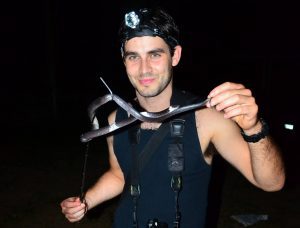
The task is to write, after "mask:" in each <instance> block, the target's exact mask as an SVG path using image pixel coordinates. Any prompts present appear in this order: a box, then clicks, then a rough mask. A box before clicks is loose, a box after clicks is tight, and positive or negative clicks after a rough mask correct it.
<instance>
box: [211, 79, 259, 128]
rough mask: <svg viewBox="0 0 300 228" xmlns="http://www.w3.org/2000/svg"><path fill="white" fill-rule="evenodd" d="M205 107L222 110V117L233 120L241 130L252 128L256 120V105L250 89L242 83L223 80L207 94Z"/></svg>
mask: <svg viewBox="0 0 300 228" xmlns="http://www.w3.org/2000/svg"><path fill="white" fill-rule="evenodd" d="M208 98H211V100H210V102H208V104H207V107H213V106H215V108H216V110H217V111H223V112H224V118H227V119H232V120H234V121H235V122H236V123H237V124H238V125H239V126H240V127H241V128H242V129H243V130H249V129H251V128H253V127H254V126H255V125H256V124H257V122H258V120H257V112H258V106H257V104H256V102H255V99H254V97H253V96H252V92H251V90H249V89H247V88H245V86H244V85H242V84H236V83H232V82H225V83H223V84H221V85H219V86H217V87H216V88H214V89H213V90H212V91H211V92H210V93H209V95H208Z"/></svg>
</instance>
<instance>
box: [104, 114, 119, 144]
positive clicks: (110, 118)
mask: <svg viewBox="0 0 300 228" xmlns="http://www.w3.org/2000/svg"><path fill="white" fill-rule="evenodd" d="M116 114H117V110H115V111H113V112H112V113H110V114H109V116H108V124H109V125H111V124H113V123H115V120H116ZM106 140H107V143H108V145H109V146H110V145H112V144H113V136H112V135H110V136H108V137H106Z"/></svg>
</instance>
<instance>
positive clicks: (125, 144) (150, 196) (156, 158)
mask: <svg viewBox="0 0 300 228" xmlns="http://www.w3.org/2000/svg"><path fill="white" fill-rule="evenodd" d="M175 91H176V90H175ZM185 98H188V97H187V95H186V94H184V93H182V92H178V91H177V92H174V93H173V95H172V101H171V104H174V105H176V104H180V102H181V104H180V105H184V104H182V100H186V99H185ZM125 118H128V115H127V113H126V111H124V110H122V109H119V110H118V111H117V115H116V121H120V120H122V119H125ZM179 118H180V117H179ZM184 119H185V130H184V136H183V146H184V163H185V165H184V167H185V168H184V171H183V173H182V179H183V187H182V190H181V192H180V195H179V207H180V212H181V214H182V218H181V223H180V227H181V228H201V227H204V224H205V216H206V207H207V195H208V185H209V180H210V175H211V166H210V165H208V164H207V163H206V162H205V160H204V158H203V154H202V151H201V148H200V142H199V139H198V135H197V129H196V122H195V113H194V112H193V111H192V112H190V113H187V114H185V115H184ZM153 132H154V130H148V129H147V130H144V129H141V134H140V143H139V145H138V147H137V149H138V151H139V152H140V151H142V149H143V147H144V146H145V144H146V143H147V141H148V140H149V138H151V135H152V134H153ZM170 140H171V137H170V133H168V134H167V136H166V137H165V139H164V140H163V141H162V143H161V145H160V146H159V147H158V149H157V151H156V152H155V153H154V154H153V156H152V157H151V158H150V160H149V161H148V163H147V164H146V166H145V167H144V169H143V170H142V172H141V173H140V174H139V184H140V190H141V194H140V197H139V199H138V209H137V216H138V223H139V227H141V228H144V227H147V221H148V220H149V219H158V220H160V221H163V222H166V223H167V224H168V227H173V221H174V217H175V201H174V191H173V190H172V189H171V185H170V183H171V177H172V174H171V173H170V171H169V170H168V163H167V161H168V152H167V151H168V145H169V143H170ZM114 152H115V154H116V157H117V159H118V162H119V165H120V167H121V169H122V172H123V174H124V177H125V180H126V182H128V181H130V178H129V177H128V176H129V173H130V171H131V159H132V157H131V145H130V142H129V141H128V131H127V130H125V131H122V132H119V133H117V134H116V135H114ZM128 185H130V183H129V184H128V183H126V184H125V186H128ZM125 188H126V187H125ZM132 211H133V202H132V198H131V196H130V192H129V191H128V190H126V189H124V191H123V194H122V197H121V199H120V202H119V206H118V208H117V210H116V212H115V218H114V225H113V227H114V228H131V227H132V223H133V221H132Z"/></svg>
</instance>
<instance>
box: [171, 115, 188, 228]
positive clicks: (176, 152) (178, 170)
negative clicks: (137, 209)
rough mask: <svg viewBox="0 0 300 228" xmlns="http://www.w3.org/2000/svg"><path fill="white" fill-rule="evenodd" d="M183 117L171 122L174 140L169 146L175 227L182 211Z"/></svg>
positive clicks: (177, 226)
mask: <svg viewBox="0 0 300 228" xmlns="http://www.w3.org/2000/svg"><path fill="white" fill-rule="evenodd" d="M184 122H185V120H183V119H175V120H172V121H171V122H170V132H171V138H172V141H171V143H170V144H169V147H168V169H169V171H170V172H171V173H172V178H171V188H172V189H173V191H174V193H175V220H174V222H173V225H174V228H179V227H180V220H181V213H180V210H179V192H180V190H181V189H182V171H183V170H184V154H183V140H182V139H183V133H184Z"/></svg>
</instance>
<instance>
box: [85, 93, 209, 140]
mask: <svg viewBox="0 0 300 228" xmlns="http://www.w3.org/2000/svg"><path fill="white" fill-rule="evenodd" d="M112 100H113V101H115V102H116V103H117V104H118V105H119V106H120V107H121V108H123V109H124V110H125V111H127V112H128V113H129V114H130V116H129V117H128V119H126V120H122V121H119V122H117V123H113V124H111V125H108V126H106V127H101V128H99V123H98V120H97V118H96V115H95V112H96V110H97V109H98V108H99V107H101V106H102V105H104V104H106V103H107V102H109V101H112ZM207 102H209V99H206V100H204V101H202V102H199V103H195V104H191V105H187V106H182V107H180V106H179V105H176V106H170V107H169V108H167V109H165V110H163V111H160V112H138V111H137V110H135V109H134V108H133V107H132V106H131V105H130V104H129V103H127V102H126V101H124V100H123V99H122V98H120V97H119V96H117V95H115V94H112V93H111V94H107V95H104V96H102V97H99V98H97V99H95V100H94V101H93V102H92V103H91V104H90V105H89V107H88V116H89V118H90V120H91V122H92V130H91V131H89V132H86V133H84V134H82V135H81V137H80V140H81V142H88V141H90V140H92V139H93V138H96V137H99V136H102V135H106V134H108V133H111V132H113V131H115V130H117V129H119V128H122V127H125V126H127V125H129V124H131V123H133V122H135V121H137V120H140V121H142V122H162V121H164V120H166V119H168V118H170V117H172V116H175V115H177V114H180V113H184V112H187V111H190V110H195V109H199V108H201V107H205V106H206V103H207Z"/></svg>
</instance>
